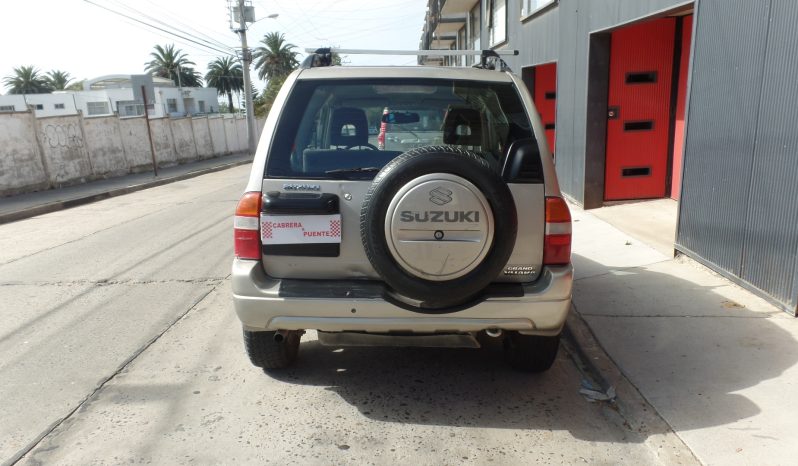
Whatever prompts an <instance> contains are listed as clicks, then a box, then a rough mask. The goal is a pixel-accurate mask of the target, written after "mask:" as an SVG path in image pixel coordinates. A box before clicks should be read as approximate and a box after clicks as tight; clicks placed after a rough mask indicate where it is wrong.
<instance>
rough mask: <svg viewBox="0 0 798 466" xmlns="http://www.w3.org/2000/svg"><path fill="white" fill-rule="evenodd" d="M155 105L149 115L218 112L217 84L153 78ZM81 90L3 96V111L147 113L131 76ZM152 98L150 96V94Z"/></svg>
mask: <svg viewBox="0 0 798 466" xmlns="http://www.w3.org/2000/svg"><path fill="white" fill-rule="evenodd" d="M152 81H153V82H152V84H153V87H152V89H153V94H154V97H155V104H154V105H151V106H150V108H149V112H150V117H152V118H161V117H165V116H171V117H182V116H191V115H203V114H206V113H218V112H219V102H218V97H217V92H216V88H214V87H180V88H179V87H177V86H175V85H174V83H173V82H172V81H171V80H170V79H166V78H159V77H153V78H152ZM83 89H84V90H82V91H56V92H53V93H52V94H25V95H3V96H0V112H15V111H16V112H23V111H26V110H27V109H28V108H31V109H32V110H33V111H34V112H35V115H36V116H37V117H48V116H60V115H75V114H77V113H78V110H79V111H80V112H82V113H83V116H87V117H92V116H109V115H114V114H118V115H119V116H120V117H126V116H138V115H144V105H143V104H142V101H141V100H138V101H137V100H136V99H135V98H134V92H133V77H132V76H131V75H108V76H101V77H99V78H95V79H90V80H87V81H85V82H84V84H83ZM148 98H149V99H152V97H151V96H148Z"/></svg>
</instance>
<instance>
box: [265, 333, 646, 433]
mask: <svg viewBox="0 0 798 466" xmlns="http://www.w3.org/2000/svg"><path fill="white" fill-rule="evenodd" d="M502 356H503V355H502V350H501V347H500V345H498V344H495V343H494V344H491V345H488V346H485V347H483V348H482V349H479V350H475V349H443V348H361V347H345V348H335V347H326V346H322V345H321V344H319V343H318V341H303V342H302V344H301V349H300V356H299V360H298V361H297V366H295V367H294V368H292V369H290V370H288V371H285V372H282V371H281V372H269V373H268V375H269V376H271V377H273V378H275V379H277V380H280V381H283V382H287V383H293V384H302V385H315V386H326V387H327V390H330V391H333V392H335V393H336V394H338V395H339V396H340V397H341V398H342V399H344V400H345V401H346V402H347V403H349V404H351V405H353V406H355V407H356V408H357V409H358V410H359V412H360V413H361V414H363V415H364V416H366V417H368V418H370V419H373V420H377V421H387V422H399V423H409V424H421V425H443V426H456V427H488V428H500V429H542V430H547V429H548V430H566V431H569V432H570V433H571V435H573V436H574V437H575V438H578V439H583V440H589V441H598V442H635V443H637V442H640V441H642V439H640V438H639V436H637V435H636V434H634V433H633V432H629V431H627V430H626V429H624V428H622V427H618V428H617V429H608V428H607V426H608V420H607V419H606V418H605V416H612V415H613V414H614V413H609V412H608V411H609V408H608V407H607V405H602V404H594V403H589V402H588V401H586V400H585V399H584V398H582V396H581V395H579V394H578V390H579V388H580V385H579V384H580V380H581V378H580V377H581V376H580V374H579V373H578V372H577V371H576V369H575V367H574V365H573V362H572V361H571V360H570V359H569V358H568V356H567V355H566V353H565V351H562V350H561V351H560V354H559V356H558V360H557V361H556V362H555V364H554V367H553V368H552V369H550V370H549V371H548V372H546V373H544V374H525V373H520V372H517V371H514V370H513V369H511V368H510V367H509V366H508V365H507V364H506V363H505V362H504V361H503V359H502Z"/></svg>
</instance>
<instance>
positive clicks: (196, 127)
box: [191, 117, 223, 160]
mask: <svg viewBox="0 0 798 466" xmlns="http://www.w3.org/2000/svg"><path fill="white" fill-rule="evenodd" d="M191 131H192V133H193V135H194V144H195V145H196V146H197V158H198V159H200V160H201V159H208V158H211V157H213V142H211V131H210V129H209V126H208V119H207V118H201V117H200V118H192V119H191ZM221 153H223V152H221Z"/></svg>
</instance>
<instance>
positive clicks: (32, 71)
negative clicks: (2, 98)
mask: <svg viewBox="0 0 798 466" xmlns="http://www.w3.org/2000/svg"><path fill="white" fill-rule="evenodd" d="M3 84H5V85H6V86H7V87H8V88H9V91H8V93H9V94H49V93H50V87H49V86H48V85H47V80H46V78H45V77H44V76H42V75H41V74H39V70H37V69H36V68H34V67H33V66H20V67H19V68H14V74H13V75H12V76H6V77H5V78H3Z"/></svg>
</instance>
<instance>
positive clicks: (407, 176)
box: [360, 146, 518, 309]
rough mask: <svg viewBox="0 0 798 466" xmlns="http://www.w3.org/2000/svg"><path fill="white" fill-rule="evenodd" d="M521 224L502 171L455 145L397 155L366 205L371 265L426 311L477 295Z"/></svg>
mask: <svg viewBox="0 0 798 466" xmlns="http://www.w3.org/2000/svg"><path fill="white" fill-rule="evenodd" d="M517 229H518V218H517V214H516V209H515V202H514V201H513V196H512V194H511V193H510V189H509V188H508V187H507V185H506V183H505V182H504V181H502V179H501V176H500V175H499V173H498V171H497V170H495V169H494V168H493V167H492V166H491V164H490V163H489V162H488V161H487V160H486V159H485V158H484V156H482V155H480V154H478V153H475V152H471V151H467V150H464V149H460V148H456V147H450V146H429V147H423V148H419V149H413V150H410V151H408V152H405V153H404V154H402V155H400V156H398V157H396V158H395V159H393V160H392V161H391V162H389V163H388V164H387V165H386V166H385V167H383V168H382V170H380V172H379V173H377V176H376V177H375V178H374V181H373V182H372V185H371V188H370V189H369V191H368V193H367V194H366V197H365V199H364V201H363V207H362V209H361V211H360V236H361V239H362V240H363V246H364V248H365V250H366V255H367V256H368V259H369V261H370V262H371V265H372V266H373V267H374V269H375V270H376V271H377V273H378V274H379V275H380V277H382V279H383V280H384V281H385V282H386V283H387V285H388V286H389V287H390V288H391V289H392V290H393V291H394V292H395V293H396V294H398V295H399V297H400V299H402V298H409V300H411V301H413V302H414V303H415V304H416V305H417V307H419V308H425V309H441V308H446V307H452V306H456V305H459V304H463V303H464V302H466V301H468V300H470V299H472V298H474V297H475V296H476V295H478V294H479V292H480V291H482V290H483V289H484V288H485V287H486V286H488V284H490V283H491V282H492V281H493V280H495V279H496V277H497V276H498V275H499V273H500V272H501V271H502V269H503V268H504V266H505V265H506V264H507V261H508V260H509V258H510V254H511V253H512V251H513V247H514V246H515V237H516V233H517ZM402 300H403V301H408V300H407V299H402Z"/></svg>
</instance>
